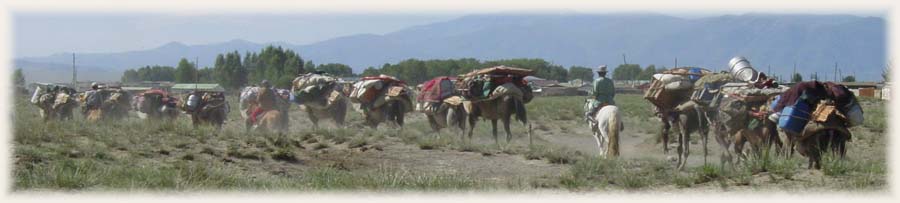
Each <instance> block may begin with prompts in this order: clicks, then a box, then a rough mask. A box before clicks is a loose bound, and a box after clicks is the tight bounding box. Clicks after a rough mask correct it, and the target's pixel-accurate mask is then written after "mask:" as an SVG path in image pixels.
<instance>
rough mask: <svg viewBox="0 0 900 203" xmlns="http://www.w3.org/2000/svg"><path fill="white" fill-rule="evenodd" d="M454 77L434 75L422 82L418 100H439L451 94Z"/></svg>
mask: <svg viewBox="0 0 900 203" xmlns="http://www.w3.org/2000/svg"><path fill="white" fill-rule="evenodd" d="M454 81H456V78H455V77H443V76H442V77H436V78H434V79H431V80H429V81H426V82H425V83H423V84H422V89H421V90H420V92H419V95H418V96H417V97H416V101H418V102H441V101H443V100H444V99H445V98H447V97H450V96H452V95H453V91H454V87H455V86H454Z"/></svg>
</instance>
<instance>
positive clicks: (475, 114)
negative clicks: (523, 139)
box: [463, 95, 531, 145]
mask: <svg viewBox="0 0 900 203" xmlns="http://www.w3.org/2000/svg"><path fill="white" fill-rule="evenodd" d="M463 104H464V105H466V111H467V113H468V115H467V116H468V117H469V126H471V127H470V128H469V133H468V134H469V139H471V138H472V134H473V133H474V129H475V123H476V122H477V121H478V118H479V117H481V118H485V119H488V120H491V133H492V135H493V136H494V142H495V143H496V144H498V145H499V144H500V140H499V138H498V137H497V120H501V121H502V122H503V130H504V131H506V142H507V143H508V142H510V141H511V140H512V131H510V130H509V123H510V120H511V117H512V115H513V114H515V115H516V120H519V121H520V122H522V124H523V125H526V126H529V125H528V115H527V112H526V111H525V104H524V102H523V101H522V99H519V98H517V97H514V96H511V95H505V96H501V97H497V98H491V99H485V100H477V101H466V102H464V103H463ZM530 129H531V127H530V126H529V133H528V138H529V141H530V140H531V130H530Z"/></svg>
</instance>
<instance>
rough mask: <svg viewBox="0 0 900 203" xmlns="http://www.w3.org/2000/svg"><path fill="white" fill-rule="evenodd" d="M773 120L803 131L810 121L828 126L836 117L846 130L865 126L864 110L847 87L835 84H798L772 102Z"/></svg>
mask: <svg viewBox="0 0 900 203" xmlns="http://www.w3.org/2000/svg"><path fill="white" fill-rule="evenodd" d="M771 106H772V107H773V111H774V112H775V113H773V115H772V116H770V118H778V119H779V120H778V127H779V128H782V129H785V130H786V131H789V132H794V133H800V132H803V129H804V128H805V126H806V124H807V123H809V122H815V123H820V124H821V123H826V122H828V119H831V118H837V119H840V120H841V121H843V122H841V123H843V124H844V126H846V127H853V126H856V125H860V124H862V122H863V121H864V116H863V111H862V107H861V106H860V104H859V102H858V101H857V99H856V96H854V95H853V93H852V92H850V90H849V89H847V87H846V86H843V85H840V84H835V83H832V82H818V81H808V82H800V83H797V84H795V85H794V86H793V87H791V88H790V89H788V90H786V91H785V92H784V93H783V94H782V95H781V96H780V98H779V99H778V100H777V101H773V102H772V104H771Z"/></svg>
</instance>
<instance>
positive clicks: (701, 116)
mask: <svg viewBox="0 0 900 203" xmlns="http://www.w3.org/2000/svg"><path fill="white" fill-rule="evenodd" d="M707 118H709V114H707V113H706V112H702V111H701V110H700V109H699V108H698V109H697V122H699V124H698V126H699V127H700V129H699V130H700V140H701V141H703V164H706V163H707V157H708V156H709V123H710V122H709V120H707ZM704 124H706V125H704Z"/></svg>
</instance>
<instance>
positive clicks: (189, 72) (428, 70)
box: [121, 46, 594, 89]
mask: <svg viewBox="0 0 900 203" xmlns="http://www.w3.org/2000/svg"><path fill="white" fill-rule="evenodd" d="M499 65H505V66H512V67H518V68H526V69H531V70H534V71H535V74H534V75H535V76H536V77H540V78H544V79H549V80H557V81H561V82H564V81H569V80H574V79H581V80H585V81H590V80H592V79H593V74H594V73H593V71H592V69H591V68H588V67H581V66H572V67H570V68H569V69H566V68H563V67H562V66H560V65H555V64H552V63H550V62H548V61H546V60H543V59H524V58H523V59H503V60H492V61H479V60H477V59H473V58H461V59H443V60H442V59H434V60H418V59H408V60H405V61H401V62H399V63H396V64H390V63H386V64H384V65H383V66H381V67H380V68H375V67H369V68H367V69H365V71H363V72H362V73H360V74H356V73H354V72H353V69H352V68H351V67H350V66H348V65H345V64H340V63H327V64H319V65H315V64H314V63H313V62H312V61H309V60H304V59H303V58H302V57H301V56H300V55H299V54H298V53H297V52H294V51H293V50H290V49H283V48H281V47H273V46H268V47H266V48H263V49H262V50H261V51H260V52H248V53H245V54H244V55H241V54H240V53H238V52H237V51H234V52H229V53H222V54H219V55H217V56H216V59H215V63H214V65H213V67H204V68H198V67H197V64H195V63H193V62H191V61H189V60H187V59H186V58H182V59H181V60H180V61H179V62H178V65H177V66H176V67H171V66H160V65H153V66H144V67H140V68H137V69H129V70H126V71H125V73H124V74H123V76H122V78H121V81H122V82H124V83H132V82H140V81H171V82H176V83H218V84H220V85H222V86H223V87H224V88H226V89H238V88H241V87H244V86H247V85H249V84H257V83H259V82H260V81H262V80H263V79H267V80H269V81H270V82H271V83H272V84H273V85H274V86H276V87H280V88H287V87H290V82H291V80H293V79H294V77H296V76H297V75H298V74H302V73H309V72H313V71H320V72H325V73H328V74H331V75H335V76H338V77H355V76H372V75H379V74H386V75H391V76H394V77H398V78H400V79H403V80H406V81H407V82H409V83H411V84H418V83H421V82H424V81H427V80H430V79H431V78H434V77H437V76H447V75H451V76H452V75H460V74H465V73H468V72H470V71H472V70H475V69H480V68H487V67H493V66H499Z"/></svg>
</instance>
